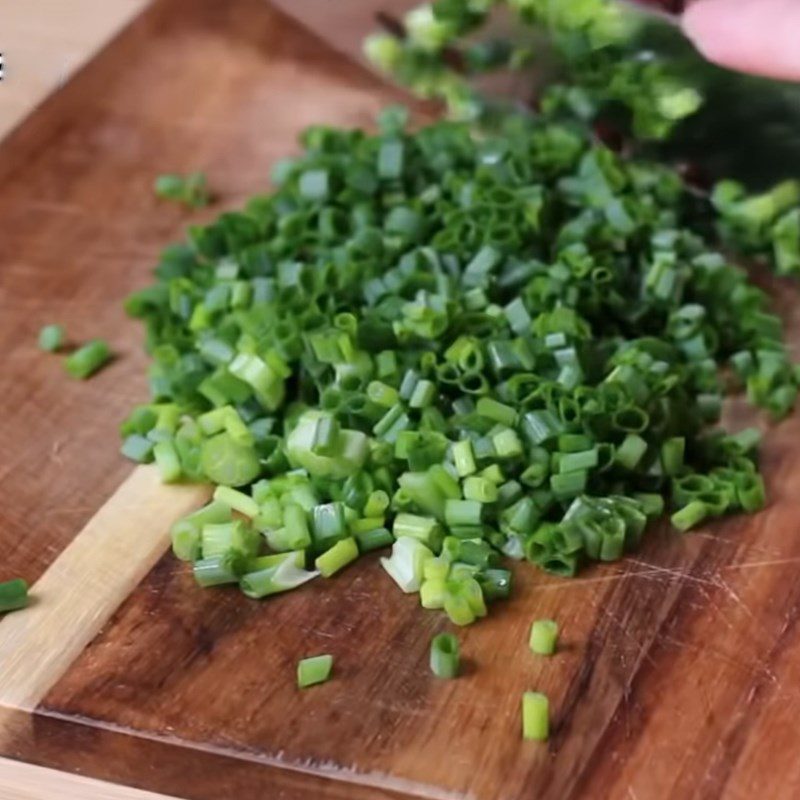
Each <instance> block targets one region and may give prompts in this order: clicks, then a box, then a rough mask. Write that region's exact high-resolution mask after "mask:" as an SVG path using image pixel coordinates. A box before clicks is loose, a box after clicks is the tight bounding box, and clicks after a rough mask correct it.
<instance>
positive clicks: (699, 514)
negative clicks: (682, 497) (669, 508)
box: [670, 500, 708, 531]
mask: <svg viewBox="0 0 800 800" xmlns="http://www.w3.org/2000/svg"><path fill="white" fill-rule="evenodd" d="M707 516H708V508H707V507H706V504H705V503H704V502H703V501H702V500H692V501H691V502H690V503H688V504H687V505H685V506H684V507H683V508H681V509H680V510H679V511H676V512H675V513H674V514H673V515H672V516H671V517H670V522H671V523H672V524H673V525H674V526H675V527H676V528H677V529H678V530H679V531H688V530H689V528H693V527H694V526H695V525H699V524H700V523H701V522H702V521H703V520H704V519H705V518H706V517H707Z"/></svg>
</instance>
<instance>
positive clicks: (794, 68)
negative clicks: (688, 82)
mask: <svg viewBox="0 0 800 800" xmlns="http://www.w3.org/2000/svg"><path fill="white" fill-rule="evenodd" d="M682 25H683V30H684V32H685V33H686V35H687V36H688V37H689V38H690V39H691V40H692V42H694V44H695V46H696V47H697V49H698V50H699V51H700V52H701V53H702V54H703V55H704V56H705V57H706V58H707V59H708V60H709V61H713V62H714V63H715V64H720V65H721V66H724V67H731V68H733V69H737V70H741V71H742V72H751V73H753V74H756V75H764V76H766V77H770V78H779V79H784V80H800V0H697V2H695V3H692V4H691V5H690V6H689V7H688V9H687V10H686V12H685V13H684V15H683V22H682Z"/></svg>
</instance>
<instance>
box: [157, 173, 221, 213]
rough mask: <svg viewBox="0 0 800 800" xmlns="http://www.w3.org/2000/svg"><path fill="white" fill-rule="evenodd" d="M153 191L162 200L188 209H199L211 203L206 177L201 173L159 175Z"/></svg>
mask: <svg viewBox="0 0 800 800" xmlns="http://www.w3.org/2000/svg"><path fill="white" fill-rule="evenodd" d="M154 190H155V193H156V195H157V196H158V197H159V198H161V199H162V200H172V201H173V202H176V203H181V204H183V205H185V206H187V207H189V208H200V207H201V206H205V205H208V203H209V202H210V201H211V195H210V194H209V191H208V187H207V185H206V176H205V175H204V174H203V173H202V172H192V173H190V174H189V175H187V176H186V177H183V176H182V175H159V176H158V178H156V182H155V186H154Z"/></svg>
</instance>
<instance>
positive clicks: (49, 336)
mask: <svg viewBox="0 0 800 800" xmlns="http://www.w3.org/2000/svg"><path fill="white" fill-rule="evenodd" d="M66 338H67V334H66V331H65V330H64V328H63V327H62V326H61V325H45V326H44V327H43V328H42V329H41V330H40V331H39V349H40V350H46V351H47V352H49V353H54V352H55V351H56V350H60V349H61V347H62V346H63V344H64V341H65V340H66Z"/></svg>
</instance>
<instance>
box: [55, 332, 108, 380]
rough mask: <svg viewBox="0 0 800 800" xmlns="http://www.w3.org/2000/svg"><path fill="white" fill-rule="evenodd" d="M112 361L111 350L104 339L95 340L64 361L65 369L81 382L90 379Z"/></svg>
mask: <svg viewBox="0 0 800 800" xmlns="http://www.w3.org/2000/svg"><path fill="white" fill-rule="evenodd" d="M110 360H111V348H110V347H109V346H108V344H106V342H104V341H103V340H102V339H95V340H94V341H91V342H87V343H86V344H85V345H83V346H81V347H79V348H78V349H77V350H76V351H75V352H74V353H70V354H69V355H68V356H67V357H66V359H65V360H64V369H66V371H67V372H68V373H69V374H70V375H71V376H72V377H73V378H78V379H80V380H84V379H86V378H90V377H91V376H92V375H94V374H95V372H97V371H98V370H99V369H101V368H102V367H103V366H104V365H105V364H107V363H108V362H109V361H110Z"/></svg>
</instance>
